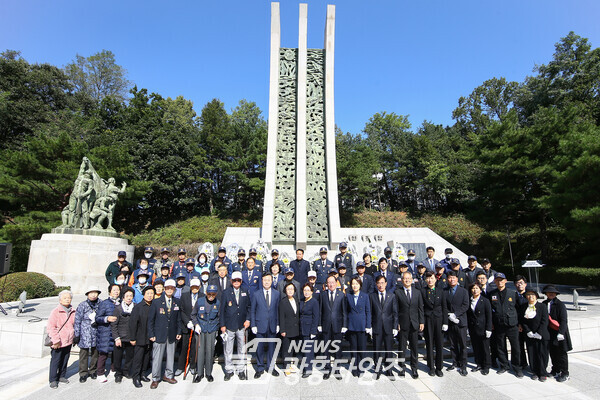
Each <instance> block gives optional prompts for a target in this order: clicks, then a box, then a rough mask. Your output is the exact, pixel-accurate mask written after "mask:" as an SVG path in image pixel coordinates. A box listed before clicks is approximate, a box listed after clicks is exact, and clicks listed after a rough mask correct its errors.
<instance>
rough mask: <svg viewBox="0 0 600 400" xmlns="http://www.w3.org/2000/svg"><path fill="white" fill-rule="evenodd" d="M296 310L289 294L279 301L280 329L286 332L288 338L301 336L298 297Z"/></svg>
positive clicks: (295, 299) (295, 300)
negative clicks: (289, 298) (288, 296)
mask: <svg viewBox="0 0 600 400" xmlns="http://www.w3.org/2000/svg"><path fill="white" fill-rule="evenodd" d="M293 299H294V302H295V303H296V311H294V309H293V308H292V305H291V304H290V301H289V300H288V298H287V296H286V297H282V298H281V300H280V301H279V331H280V332H282V333H283V332H285V336H286V337H288V338H294V337H297V336H300V302H299V301H298V299H297V298H296V297H294V298H293Z"/></svg>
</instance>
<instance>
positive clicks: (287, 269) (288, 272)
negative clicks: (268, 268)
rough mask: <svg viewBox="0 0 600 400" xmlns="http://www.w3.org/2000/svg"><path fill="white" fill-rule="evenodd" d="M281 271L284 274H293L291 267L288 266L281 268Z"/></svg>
mask: <svg viewBox="0 0 600 400" xmlns="http://www.w3.org/2000/svg"><path fill="white" fill-rule="evenodd" d="M283 273H284V274H286V275H287V274H293V273H294V270H293V269H292V268H290V267H287V268H286V269H284V270H283Z"/></svg>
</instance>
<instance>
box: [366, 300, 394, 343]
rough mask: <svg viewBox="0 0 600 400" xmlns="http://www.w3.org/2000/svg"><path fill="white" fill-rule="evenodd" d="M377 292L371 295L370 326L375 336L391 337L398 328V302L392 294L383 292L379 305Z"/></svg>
mask: <svg viewBox="0 0 600 400" xmlns="http://www.w3.org/2000/svg"><path fill="white" fill-rule="evenodd" d="M380 298H381V297H380V292H379V290H378V291H376V292H375V293H371V295H370V300H371V326H372V327H373V333H374V334H376V335H383V334H385V335H391V334H392V333H393V332H392V331H393V330H394V329H397V328H398V301H397V300H396V296H395V295H394V292H390V291H388V290H386V291H385V297H384V300H383V304H381V300H380Z"/></svg>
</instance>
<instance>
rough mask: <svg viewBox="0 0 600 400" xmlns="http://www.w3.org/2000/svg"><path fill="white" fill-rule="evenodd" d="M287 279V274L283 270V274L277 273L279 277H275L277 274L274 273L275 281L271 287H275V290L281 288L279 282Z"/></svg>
mask: <svg viewBox="0 0 600 400" xmlns="http://www.w3.org/2000/svg"><path fill="white" fill-rule="evenodd" d="M284 280H285V275H284V274H283V271H282V273H281V274H277V277H275V275H273V283H271V288H273V289H275V290H279V289H278V288H279V282H282V281H284Z"/></svg>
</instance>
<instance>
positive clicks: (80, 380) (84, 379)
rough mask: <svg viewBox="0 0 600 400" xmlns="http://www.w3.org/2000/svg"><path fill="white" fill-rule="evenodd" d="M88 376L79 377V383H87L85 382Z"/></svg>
mask: <svg viewBox="0 0 600 400" xmlns="http://www.w3.org/2000/svg"><path fill="white" fill-rule="evenodd" d="M87 378H88V376H87V375H83V376H80V377H79V382H80V383H85V381H87Z"/></svg>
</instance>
